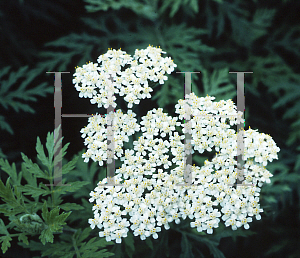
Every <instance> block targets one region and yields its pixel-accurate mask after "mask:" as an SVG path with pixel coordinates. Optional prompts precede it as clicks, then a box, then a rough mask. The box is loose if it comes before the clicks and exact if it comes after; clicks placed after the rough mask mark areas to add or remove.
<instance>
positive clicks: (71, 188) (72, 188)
mask: <svg viewBox="0 0 300 258" xmlns="http://www.w3.org/2000/svg"><path fill="white" fill-rule="evenodd" d="M63 181H64V180H63ZM89 183H90V182H87V181H82V182H78V181H77V182H71V183H69V182H68V183H67V184H69V185H62V186H59V185H57V186H55V188H54V190H53V193H59V194H65V193H67V192H76V191H78V190H79V189H80V188H81V187H82V186H84V185H87V184H89Z"/></svg>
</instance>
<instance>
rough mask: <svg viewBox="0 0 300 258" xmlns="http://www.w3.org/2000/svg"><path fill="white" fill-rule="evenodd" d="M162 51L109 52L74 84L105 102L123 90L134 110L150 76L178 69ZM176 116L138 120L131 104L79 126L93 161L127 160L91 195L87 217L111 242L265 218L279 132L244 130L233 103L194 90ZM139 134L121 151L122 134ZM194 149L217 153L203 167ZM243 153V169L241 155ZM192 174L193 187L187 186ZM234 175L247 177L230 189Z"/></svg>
mask: <svg viewBox="0 0 300 258" xmlns="http://www.w3.org/2000/svg"><path fill="white" fill-rule="evenodd" d="M162 54H165V52H164V51H162V49H160V48H155V47H152V46H149V47H147V48H146V49H142V50H136V51H135V53H134V56H133V57H131V56H129V55H128V54H126V53H125V52H124V51H121V50H114V49H109V50H108V52H107V53H106V54H103V55H101V56H99V58H98V64H93V63H87V64H86V65H84V66H83V67H79V68H77V69H76V73H75V74H74V75H75V78H74V80H73V83H74V84H75V87H76V89H77V90H78V91H79V92H80V94H79V95H80V97H85V98H91V103H92V104H96V103H97V104H98V107H101V106H104V107H105V108H107V107H108V106H113V107H116V106H115V105H114V101H115V98H116V96H115V95H117V94H118V95H119V96H123V98H124V99H125V101H126V102H127V103H128V104H127V106H128V108H132V107H133V105H134V104H139V103H140V100H141V99H144V98H146V97H147V98H150V97H151V94H150V93H151V92H152V89H151V88H150V87H149V84H148V81H154V82H157V83H160V84H163V83H164V82H165V81H166V80H167V78H168V77H167V75H168V74H170V73H171V72H172V71H173V70H174V68H175V67H176V64H174V63H173V60H172V59H171V58H169V57H166V58H164V57H162V56H161V55H162ZM175 113H177V114H178V117H171V116H169V115H168V114H167V113H164V112H163V109H162V108H157V109H153V110H149V111H148V113H147V115H145V116H143V117H141V120H140V123H139V124H138V120H137V118H136V114H135V113H133V112H132V110H129V111H128V112H127V113H123V112H122V111H121V110H120V109H118V110H116V111H114V112H110V113H109V114H107V115H106V116H101V115H98V114H96V115H94V116H93V117H91V118H89V124H88V126H86V127H85V128H82V130H81V133H82V138H84V139H85V140H84V144H85V145H86V146H87V151H86V152H85V153H84V154H83V155H82V157H83V158H84V161H85V162H88V161H89V160H90V159H92V160H93V161H95V162H98V164H99V166H103V165H104V164H105V162H106V163H111V162H112V161H113V159H120V161H121V162H122V165H121V167H119V168H118V169H116V171H115V177H114V182H115V183H116V184H122V185H121V186H106V187H103V184H106V183H107V182H108V181H109V179H111V178H104V179H103V180H102V181H100V182H99V183H98V184H97V187H96V188H95V190H94V191H92V192H91V193H90V199H89V201H90V202H95V205H94V207H93V212H94V218H93V219H89V221H88V222H89V224H90V226H91V228H93V229H94V228H97V229H98V230H100V233H99V236H100V237H104V236H105V238H106V240H107V241H115V242H116V243H121V241H122V238H125V237H127V233H128V231H129V230H131V231H132V233H133V235H134V236H137V237H139V238H140V239H141V240H145V239H146V238H148V237H151V236H152V237H153V238H154V239H156V238H158V237H159V232H160V231H161V228H162V227H164V228H165V229H167V230H168V229H169V228H170V224H171V223H172V222H175V224H179V223H180V222H181V220H184V219H187V218H189V219H190V220H192V221H191V223H190V226H191V227H193V228H196V230H197V231H198V232H206V233H207V234H213V233H214V229H216V228H218V227H219V223H224V224H225V226H226V227H231V229H232V230H237V229H238V228H240V227H243V228H244V229H249V227H250V225H249V224H250V223H251V222H252V221H253V218H255V219H256V220H260V219H261V215H260V214H261V213H262V212H263V209H261V208H260V204H259V196H260V188H261V187H262V186H263V184H265V183H270V181H271V179H270V178H271V177H272V174H271V173H270V172H269V171H268V170H267V169H266V166H267V164H268V163H269V162H271V161H273V160H274V159H277V158H278V156H277V153H278V152H279V150H280V149H279V148H278V147H277V146H276V143H275V142H274V140H273V139H272V137H271V136H269V135H265V134H263V133H259V132H258V131H257V130H253V129H251V128H249V129H248V130H243V131H239V132H237V131H236V129H235V128H234V126H236V125H237V124H240V123H243V114H242V112H238V111H237V107H236V105H235V104H234V103H233V101H232V100H221V101H215V97H213V96H206V97H198V96H196V95H195V94H194V93H191V94H188V95H186V96H185V99H180V100H178V104H176V105H175ZM176 127H177V128H176ZM180 127H181V128H182V133H183V134H180V133H179V132H178V128H180ZM137 132H141V133H142V135H141V136H140V137H139V138H138V139H137V140H135V141H133V149H131V150H129V149H126V150H125V151H123V143H124V141H125V142H129V137H131V136H132V135H134V134H135V133H137ZM187 137H188V138H187ZM108 141H110V144H108ZM241 141H243V143H244V144H243V147H244V148H241V147H240V145H239V144H238V142H241ZM112 147H113V152H112V151H111V150H112ZM197 152H199V153H200V154H201V153H204V152H212V153H215V155H214V157H213V158H212V159H211V160H210V161H209V160H206V161H205V162H204V164H203V165H202V166H196V165H195V164H193V165H192V164H187V161H188V160H189V156H190V155H197V154H198V153H197ZM241 154H243V156H244V165H243V167H241V166H240V164H238V162H237V156H238V155H241ZM187 171H188V177H189V178H191V179H192V180H191V182H192V183H191V184H187V183H186V176H187V174H186V173H187ZM237 178H239V179H240V178H242V179H244V181H243V184H244V185H243V186H239V187H237V188H235V187H232V186H233V184H235V183H236V179H237ZM246 184H247V185H246Z"/></svg>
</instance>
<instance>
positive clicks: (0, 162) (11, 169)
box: [0, 159, 22, 185]
mask: <svg viewBox="0 0 300 258" xmlns="http://www.w3.org/2000/svg"><path fill="white" fill-rule="evenodd" d="M0 167H1V169H2V170H3V171H4V172H6V173H7V174H8V175H9V176H10V178H11V181H12V184H13V185H20V184H21V178H22V173H19V175H18V174H17V170H16V165H15V163H13V164H12V166H10V165H9V162H8V160H4V159H0Z"/></svg>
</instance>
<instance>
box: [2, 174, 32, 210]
mask: <svg viewBox="0 0 300 258" xmlns="http://www.w3.org/2000/svg"><path fill="white" fill-rule="evenodd" d="M0 197H1V198H2V199H3V201H4V202H5V204H3V206H2V207H6V211H5V213H9V214H10V215H13V214H18V213H20V212H26V211H27V210H26V207H25V204H24V201H23V199H22V196H21V193H20V192H18V190H17V186H15V188H14V191H13V190H12V188H11V185H10V178H8V179H7V181H6V185H4V184H3V182H2V180H0Z"/></svg>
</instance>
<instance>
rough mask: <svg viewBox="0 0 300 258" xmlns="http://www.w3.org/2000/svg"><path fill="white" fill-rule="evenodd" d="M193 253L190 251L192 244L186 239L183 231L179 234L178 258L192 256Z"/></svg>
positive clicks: (190, 257)
mask: <svg viewBox="0 0 300 258" xmlns="http://www.w3.org/2000/svg"><path fill="white" fill-rule="evenodd" d="M194 257H195V256H194V254H193V252H192V245H191V243H190V242H189V241H188V238H187V237H186V235H185V234H184V233H183V234H182V236H181V254H180V258H194Z"/></svg>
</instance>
